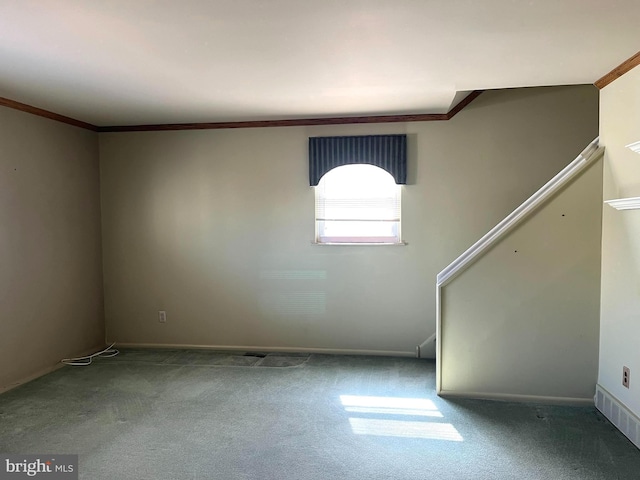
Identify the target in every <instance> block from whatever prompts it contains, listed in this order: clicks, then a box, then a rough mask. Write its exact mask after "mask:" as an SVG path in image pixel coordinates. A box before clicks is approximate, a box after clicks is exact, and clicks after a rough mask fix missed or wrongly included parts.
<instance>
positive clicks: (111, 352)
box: [60, 342, 120, 367]
mask: <svg viewBox="0 0 640 480" xmlns="http://www.w3.org/2000/svg"><path fill="white" fill-rule="evenodd" d="M114 345H115V342H114V343H112V344H111V345H109V346H108V347H107V348H105V349H104V350H101V351H99V352H96V353H94V354H93V355H87V356H86V357H78V358H63V359H62V360H60V362H61V363H64V364H65V365H76V366H80V367H84V366H87V365H91V362H93V359H94V358H95V357H105V358H108V357H115V356H116V355H118V353H120V352H118V350H116V349H115V348H113V346H114Z"/></svg>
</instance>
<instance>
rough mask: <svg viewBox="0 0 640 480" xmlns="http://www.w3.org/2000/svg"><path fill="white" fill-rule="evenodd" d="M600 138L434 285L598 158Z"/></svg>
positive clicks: (482, 249) (485, 247)
mask: <svg viewBox="0 0 640 480" xmlns="http://www.w3.org/2000/svg"><path fill="white" fill-rule="evenodd" d="M599 138H600V137H596V138H595V140H593V141H592V142H591V143H590V144H589V145H588V146H587V148H585V149H584V150H583V151H582V152H581V153H580V155H578V156H577V157H576V159H575V160H574V161H573V162H571V163H570V164H569V165H567V166H566V167H565V168H563V169H562V170H561V171H560V173H558V174H557V175H556V176H555V177H553V178H552V179H551V180H549V181H548V182H547V183H546V184H545V185H544V186H543V187H542V188H540V190H538V191H537V192H536V193H534V194H533V195H531V197H529V198H528V199H527V200H526V201H525V202H524V203H523V204H522V205H520V206H519V207H518V208H516V209H515V210H514V211H513V212H511V213H510V214H509V215H508V216H507V217H506V218H505V219H504V220H502V221H501V222H500V223H498V224H497V225H496V226H495V227H493V228H492V229H491V230H489V232H488V233H487V234H486V235H485V236H483V237H482V238H481V239H480V240H478V241H477V242H476V243H474V244H473V245H471V246H470V247H469V248H468V249H467V250H466V251H465V252H464V253H463V254H462V255H460V256H459V257H458V258H456V259H455V260H454V261H453V262H451V264H449V266H448V267H446V268H445V269H444V270H442V271H441V272H440V273H439V274H438V276H437V284H438V285H439V286H442V285H444V284H446V283H447V282H449V281H450V280H451V279H452V278H453V277H454V276H456V275H457V274H458V273H460V271H461V270H463V269H465V268H466V267H467V266H468V265H469V264H470V263H471V262H473V261H474V260H475V259H476V258H477V257H478V256H479V255H480V254H482V252H484V251H485V250H487V249H488V248H489V247H491V246H492V245H493V244H494V243H495V242H496V241H497V240H498V239H500V238H501V237H502V236H503V235H504V234H505V233H507V232H508V231H509V230H511V229H512V228H513V227H515V226H516V225H517V224H518V223H520V221H521V220H523V219H524V218H525V217H526V216H527V215H528V214H529V213H531V212H532V211H533V210H535V209H536V208H537V207H538V206H539V205H540V204H541V203H542V202H544V201H545V200H546V199H548V198H549V197H550V196H551V195H553V194H554V193H555V192H556V191H558V189H560V188H561V187H562V186H563V185H565V184H566V183H567V182H568V181H569V180H570V179H571V178H573V177H574V176H575V175H576V174H577V173H579V172H580V171H581V170H582V169H583V168H584V167H586V166H587V165H588V164H589V163H591V161H592V160H594V159H596V158H599V157H600V154H601V153H602V152H603V151H604V149H603V148H602V147H599V146H598V142H599Z"/></svg>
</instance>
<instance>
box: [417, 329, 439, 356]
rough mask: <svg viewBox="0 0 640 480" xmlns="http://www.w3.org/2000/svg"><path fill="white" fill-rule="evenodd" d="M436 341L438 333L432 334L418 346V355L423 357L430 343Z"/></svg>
mask: <svg viewBox="0 0 640 480" xmlns="http://www.w3.org/2000/svg"><path fill="white" fill-rule="evenodd" d="M435 341H436V334H435V333H434V334H433V335H430V336H429V338H427V339H426V340H425V341H424V342H422V343H421V344H420V345H418V346H417V347H416V357H418V358H422V351H423V350H424V349H425V348H427V347H428V346H429V344H430V343H433V342H435Z"/></svg>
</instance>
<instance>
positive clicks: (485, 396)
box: [438, 390, 593, 406]
mask: <svg viewBox="0 0 640 480" xmlns="http://www.w3.org/2000/svg"><path fill="white" fill-rule="evenodd" d="M438 396H440V397H443V398H472V399H478V400H496V401H499V402H516V403H537V404H542V405H575V406H593V398H578V397H576V398H574V397H549V396H542V395H515V394H510V393H484V392H458V391H455V392H452V391H447V390H443V391H440V392H438Z"/></svg>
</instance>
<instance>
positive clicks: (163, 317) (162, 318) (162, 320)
mask: <svg viewBox="0 0 640 480" xmlns="http://www.w3.org/2000/svg"><path fill="white" fill-rule="evenodd" d="M158 321H159V322H160V323H167V312H165V311H164V310H160V311H159V312H158Z"/></svg>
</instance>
